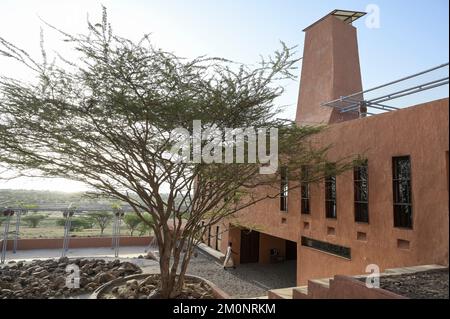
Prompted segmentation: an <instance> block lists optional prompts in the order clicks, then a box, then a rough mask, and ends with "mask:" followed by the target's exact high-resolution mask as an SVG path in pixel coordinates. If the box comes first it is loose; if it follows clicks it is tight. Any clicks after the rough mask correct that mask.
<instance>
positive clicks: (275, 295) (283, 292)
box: [267, 287, 296, 299]
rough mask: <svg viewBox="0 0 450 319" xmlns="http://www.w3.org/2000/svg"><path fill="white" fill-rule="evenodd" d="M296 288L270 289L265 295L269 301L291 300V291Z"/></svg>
mask: <svg viewBox="0 0 450 319" xmlns="http://www.w3.org/2000/svg"><path fill="white" fill-rule="evenodd" d="M294 288H296V287H289V288H281V289H271V290H269V291H268V293H267V295H268V297H269V299H292V295H293V289H294Z"/></svg>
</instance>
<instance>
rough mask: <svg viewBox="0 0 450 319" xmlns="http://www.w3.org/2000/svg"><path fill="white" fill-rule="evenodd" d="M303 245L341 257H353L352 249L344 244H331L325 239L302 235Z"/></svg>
mask: <svg viewBox="0 0 450 319" xmlns="http://www.w3.org/2000/svg"><path fill="white" fill-rule="evenodd" d="M301 241H302V246H305V247H309V248H314V249H317V250H320V251H323V252H326V253H329V254H333V255H336V256H339V257H344V258H347V259H350V258H351V249H350V248H348V247H344V246H339V245H335V244H330V243H327V242H324V241H320V240H315V239H312V238H308V237H304V236H302V239H301Z"/></svg>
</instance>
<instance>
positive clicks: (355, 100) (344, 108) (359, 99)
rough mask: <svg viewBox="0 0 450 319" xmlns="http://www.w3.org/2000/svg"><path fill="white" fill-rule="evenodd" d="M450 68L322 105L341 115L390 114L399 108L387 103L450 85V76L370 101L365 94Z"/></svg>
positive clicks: (342, 97)
mask: <svg viewBox="0 0 450 319" xmlns="http://www.w3.org/2000/svg"><path fill="white" fill-rule="evenodd" d="M448 66H449V63H448V62H447V63H444V64H441V65H438V66H435V67H433V68H430V69H427V70H425V71H422V72H419V73H415V74H412V75H409V76H407V77H404V78H401V79H398V80H395V81H392V82H389V83H386V84H383V85H379V86H377V87H374V88H371V89H368V90H364V91H361V92H356V93H353V94H350V95H348V96H341V97H340V98H339V99H336V100H333V101H329V102H325V103H322V106H329V107H333V108H336V109H338V110H339V112H340V113H346V112H358V113H359V114H360V115H361V116H362V117H364V116H366V115H375V114H374V113H372V112H370V110H371V109H372V110H378V113H379V111H382V112H385V111H387V112H389V111H395V110H398V109H399V108H398V107H394V106H390V105H386V103H385V102H389V101H391V100H394V99H398V98H401V97H405V96H408V95H411V94H415V93H419V92H422V91H426V90H431V89H433V88H437V87H440V86H443V85H447V84H448V83H449V76H448V73H447V76H445V77H438V78H436V79H433V80H431V81H430V80H427V81H425V80H422V81H424V82H421V83H420V84H418V85H414V86H411V87H407V88H405V89H401V90H393V91H392V93H388V94H386V93H379V95H375V97H371V98H370V99H364V94H366V93H369V92H375V93H376V92H377V91H378V92H379V90H380V89H386V88H387V89H388V90H389V89H390V87H392V86H393V85H395V84H398V83H402V82H404V81H406V80H410V79H414V78H416V77H419V76H421V75H424V74H428V73H430V72H432V71H436V70H439V69H443V68H446V67H448Z"/></svg>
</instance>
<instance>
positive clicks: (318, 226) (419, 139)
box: [297, 99, 449, 284]
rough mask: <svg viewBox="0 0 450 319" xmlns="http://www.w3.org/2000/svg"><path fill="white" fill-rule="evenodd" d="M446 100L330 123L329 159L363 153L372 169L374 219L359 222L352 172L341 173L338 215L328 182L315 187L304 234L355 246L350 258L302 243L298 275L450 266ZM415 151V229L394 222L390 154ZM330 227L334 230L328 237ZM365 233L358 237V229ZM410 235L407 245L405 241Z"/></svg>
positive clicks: (322, 139)
mask: <svg viewBox="0 0 450 319" xmlns="http://www.w3.org/2000/svg"><path fill="white" fill-rule="evenodd" d="M448 107H449V106H448V99H442V100H437V101H433V102H429V103H425V104H423V105H419V106H414V107H410V108H407V109H404V110H399V111H395V112H391V113H386V114H382V115H378V116H374V117H370V118H365V119H359V120H354V121H348V122H345V123H341V124H336V125H332V126H330V127H329V129H328V130H327V131H325V132H323V133H321V134H320V135H319V136H318V137H317V139H316V140H317V142H318V143H320V144H321V145H325V144H331V145H332V146H333V147H332V149H331V150H330V152H329V154H328V155H329V159H330V160H332V161H333V160H338V159H340V158H344V157H346V156H351V155H357V154H363V155H364V156H365V157H366V158H367V159H368V167H369V224H364V223H356V222H355V221H354V206H353V205H354V202H353V198H354V193H353V176H352V172H351V171H348V172H345V173H344V174H342V175H340V176H338V177H337V186H336V187H337V215H338V217H337V220H331V219H327V218H325V207H324V206H325V204H324V187H323V184H322V183H321V184H319V185H315V186H314V187H313V189H312V191H311V193H312V194H311V195H312V196H311V215H310V216H307V215H302V216H301V223H300V225H301V227H302V226H303V222H305V221H307V222H309V223H310V228H309V230H305V229H301V231H300V232H301V235H304V236H307V237H311V238H314V239H318V240H322V241H326V242H330V243H334V244H338V245H341V246H345V247H350V248H351V250H352V252H351V253H352V258H351V260H347V259H344V258H341V257H336V256H334V255H330V254H326V253H323V252H319V251H316V250H314V249H311V248H307V247H302V246H301V245H298V251H297V253H298V256H299V258H298V262H297V280H298V284H305V283H306V281H307V280H308V279H311V278H321V277H329V276H332V275H335V274H361V273H364V272H365V269H366V266H367V265H369V264H377V265H378V266H379V267H380V270H381V271H383V270H384V269H385V268H392V267H401V266H411V265H421V264H434V263H436V264H444V265H448V242H449V233H448V231H449V228H448V223H449V220H448V217H449V209H448V175H447V151H448V144H449V140H448V134H449V132H448V121H449V113H448V111H449V109H448ZM402 155H409V156H410V157H411V183H412V206H413V229H400V228H395V227H394V221H393V194H392V157H393V156H402ZM328 227H334V228H335V234H334V235H329V234H328V232H327V228H328ZM358 232H362V233H365V234H366V239H365V240H358V239H357V233H358ZM398 240H403V241H408V242H409V248H405V247H399V246H398Z"/></svg>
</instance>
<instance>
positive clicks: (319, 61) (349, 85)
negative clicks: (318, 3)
mask: <svg viewBox="0 0 450 319" xmlns="http://www.w3.org/2000/svg"><path fill="white" fill-rule="evenodd" d="M301 79H302V80H301V85H300V90H299V96H298V106H297V115H296V123H298V124H299V125H310V124H329V123H338V122H342V121H346V120H350V119H354V118H358V117H359V114H358V113H353V112H347V113H339V112H337V111H336V110H334V109H332V108H330V107H327V106H321V103H323V102H327V101H331V100H335V99H338V98H340V97H341V96H346V95H349V94H352V93H355V92H361V91H362V82H361V70H360V66H359V55H358V42H357V30H356V28H355V27H354V26H352V25H350V24H347V23H345V22H343V21H341V20H339V19H337V18H336V17H333V16H328V17H326V18H325V19H323V20H321V21H320V22H319V23H316V24H314V25H312V26H310V27H309V28H307V29H305V44H304V51H303V64H302V72H301ZM355 98H360V96H355Z"/></svg>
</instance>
